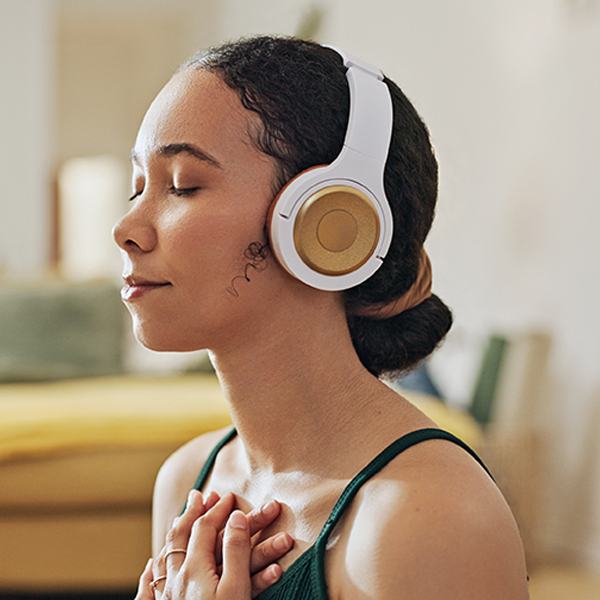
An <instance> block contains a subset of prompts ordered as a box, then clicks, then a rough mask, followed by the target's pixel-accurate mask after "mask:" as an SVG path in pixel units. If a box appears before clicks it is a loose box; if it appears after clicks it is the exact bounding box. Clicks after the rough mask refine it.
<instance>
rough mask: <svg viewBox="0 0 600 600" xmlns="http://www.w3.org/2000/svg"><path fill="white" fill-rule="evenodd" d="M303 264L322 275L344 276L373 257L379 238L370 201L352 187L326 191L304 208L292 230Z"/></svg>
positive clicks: (374, 210)
mask: <svg viewBox="0 0 600 600" xmlns="http://www.w3.org/2000/svg"><path fill="white" fill-rule="evenodd" d="M293 231H294V245H295V248H296V251H297V253H298V255H299V256H300V258H301V259H302V261H303V262H304V263H305V264H306V265H307V266H308V267H310V268H311V269H312V270H314V271H316V272H317V273H321V274H323V275H333V276H335V275H345V274H347V273H351V272H353V271H355V270H356V269H358V268H360V267H361V266H362V265H364V264H365V263H366V262H367V260H368V259H369V258H370V257H371V256H372V255H373V252H374V251H375V248H376V247H377V243H378V241H379V235H380V225H379V216H378V214H377V211H376V209H375V207H374V205H373V203H372V202H371V200H370V199H369V198H368V196H366V194H364V193H363V192H361V191H360V190H358V189H356V188H353V187H351V186H349V185H333V186H328V187H324V188H322V189H320V190H318V191H317V192H315V193H314V194H312V195H311V196H310V197H309V198H308V199H307V200H306V202H304V203H303V205H302V206H301V208H300V210H299V212H298V214H297V216H296V218H295V221H294V226H293Z"/></svg>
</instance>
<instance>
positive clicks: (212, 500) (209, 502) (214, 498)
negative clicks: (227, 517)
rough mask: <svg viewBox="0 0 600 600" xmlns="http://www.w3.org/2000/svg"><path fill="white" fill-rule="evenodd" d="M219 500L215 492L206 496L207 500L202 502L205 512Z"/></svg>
mask: <svg viewBox="0 0 600 600" xmlns="http://www.w3.org/2000/svg"><path fill="white" fill-rule="evenodd" d="M220 498H221V497H220V496H219V494H217V492H211V493H210V494H209V495H208V498H207V499H206V500H205V501H204V507H205V508H206V510H209V509H211V508H212V507H213V506H214V505H215V504H216V503H217V502H218V501H219V500H220Z"/></svg>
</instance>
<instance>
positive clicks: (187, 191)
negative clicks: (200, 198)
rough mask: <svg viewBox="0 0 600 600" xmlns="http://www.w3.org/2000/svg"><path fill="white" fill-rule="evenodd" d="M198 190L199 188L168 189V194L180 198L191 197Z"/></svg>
mask: <svg viewBox="0 0 600 600" xmlns="http://www.w3.org/2000/svg"><path fill="white" fill-rule="evenodd" d="M199 189H200V188H199V187H191V188H176V187H172V188H170V189H169V192H170V193H171V194H173V195H174V196H178V197H182V196H193V195H194V194H195V193H196V192H197V191H198V190H199Z"/></svg>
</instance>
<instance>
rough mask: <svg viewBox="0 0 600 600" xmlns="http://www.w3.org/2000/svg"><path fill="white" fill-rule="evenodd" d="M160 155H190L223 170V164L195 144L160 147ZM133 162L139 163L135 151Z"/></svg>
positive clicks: (133, 151) (132, 156)
mask: <svg viewBox="0 0 600 600" xmlns="http://www.w3.org/2000/svg"><path fill="white" fill-rule="evenodd" d="M158 153H159V154H160V155H162V156H176V155H177V154H188V155H189V156H193V157H194V158H197V159H198V160H201V161H203V162H205V163H208V164H209V165H212V166H213V167H216V168H217V169H221V168H222V166H221V163H220V162H219V161H218V160H217V159H216V158H215V157H214V156H211V155H210V154H209V153H208V152H205V151H204V150H201V149H200V148H198V147H197V146H194V145H193V144H188V143H185V142H182V143H180V144H166V145H164V146H160V148H159V149H158ZM131 160H132V162H135V163H139V161H138V155H137V154H136V152H135V150H132V151H131Z"/></svg>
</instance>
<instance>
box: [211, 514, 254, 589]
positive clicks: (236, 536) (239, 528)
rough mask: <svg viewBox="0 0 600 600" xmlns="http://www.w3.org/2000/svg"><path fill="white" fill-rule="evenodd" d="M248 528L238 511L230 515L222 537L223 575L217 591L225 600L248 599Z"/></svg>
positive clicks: (250, 586) (245, 519)
mask: <svg viewBox="0 0 600 600" xmlns="http://www.w3.org/2000/svg"><path fill="white" fill-rule="evenodd" d="M251 549H252V548H251V543H250V527H249V525H248V518H247V517H246V515H245V514H244V513H243V512H242V511H240V510H236V511H234V512H233V513H231V516H230V517H229V520H228V521H227V525H226V527H225V535H224V536H223V573H222V575H221V580H220V583H219V591H220V592H222V593H223V596H224V597H225V598H236V599H237V598H240V599H241V598H248V599H249V598H250V597H251V596H252V583H251V581H250V552H251Z"/></svg>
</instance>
